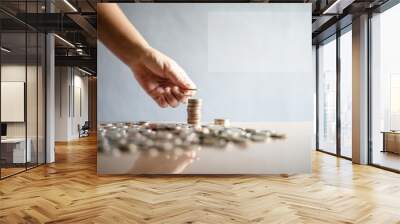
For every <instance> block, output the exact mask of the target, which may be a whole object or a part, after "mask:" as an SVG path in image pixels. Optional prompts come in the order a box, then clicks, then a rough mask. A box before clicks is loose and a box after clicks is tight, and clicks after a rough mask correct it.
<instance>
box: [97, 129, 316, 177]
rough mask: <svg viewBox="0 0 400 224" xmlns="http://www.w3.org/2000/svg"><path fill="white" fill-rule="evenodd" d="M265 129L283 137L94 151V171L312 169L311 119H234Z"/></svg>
mask: <svg viewBox="0 0 400 224" xmlns="http://www.w3.org/2000/svg"><path fill="white" fill-rule="evenodd" d="M231 126H235V127H243V128H254V129H268V130H274V131H277V132H279V133H284V134H285V135H286V138H284V139H268V140H267V141H266V142H261V143H257V142H252V143H251V144H248V145H247V146H246V147H240V146H237V145H229V146H227V147H226V148H224V149H221V148H212V147H205V146H197V147H194V148H193V149H191V150H185V151H182V150H172V151H169V152H160V151H156V152H146V153H145V152H140V151H139V152H136V153H122V154H118V155H115V154H105V153H101V152H98V154H97V172H98V174H99V175H107V174H294V173H310V172H311V150H312V148H313V146H312V136H313V123H312V122H282V123H233V124H231Z"/></svg>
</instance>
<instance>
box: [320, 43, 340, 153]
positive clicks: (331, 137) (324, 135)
mask: <svg viewBox="0 0 400 224" xmlns="http://www.w3.org/2000/svg"><path fill="white" fill-rule="evenodd" d="M318 68H319V69H318V119H319V122H318V148H319V149H320V150H323V151H326V152H330V153H336V39H333V40H331V41H329V42H327V43H325V44H323V45H320V46H319V48H318Z"/></svg>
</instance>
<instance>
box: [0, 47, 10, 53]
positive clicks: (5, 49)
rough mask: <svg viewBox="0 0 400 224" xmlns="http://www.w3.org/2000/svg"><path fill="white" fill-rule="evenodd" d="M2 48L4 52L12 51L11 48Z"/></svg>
mask: <svg viewBox="0 0 400 224" xmlns="http://www.w3.org/2000/svg"><path fill="white" fill-rule="evenodd" d="M0 49H1V51H4V52H6V53H10V52H11V50H10V49H7V48H5V47H1V48H0Z"/></svg>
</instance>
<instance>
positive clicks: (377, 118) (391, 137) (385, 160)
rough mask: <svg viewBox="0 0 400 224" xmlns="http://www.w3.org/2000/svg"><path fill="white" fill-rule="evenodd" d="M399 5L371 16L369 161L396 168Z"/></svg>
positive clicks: (399, 147)
mask: <svg viewBox="0 0 400 224" xmlns="http://www.w3.org/2000/svg"><path fill="white" fill-rule="evenodd" d="M399 23H400V5H396V6H394V7H392V8H391V9H388V10H387V11H384V12H383V13H380V14H376V15H374V16H373V17H372V19H371V32H372V33H371V34H372V38H371V39H372V50H371V53H372V55H371V58H372V73H371V102H370V103H371V110H372V111H371V121H372V124H371V130H370V132H371V137H372V139H371V140H372V152H371V154H370V159H371V162H372V163H373V164H375V165H379V166H383V167H387V168H391V169H395V170H400V63H399V58H400V42H399V40H400V30H399V29H398V24H399Z"/></svg>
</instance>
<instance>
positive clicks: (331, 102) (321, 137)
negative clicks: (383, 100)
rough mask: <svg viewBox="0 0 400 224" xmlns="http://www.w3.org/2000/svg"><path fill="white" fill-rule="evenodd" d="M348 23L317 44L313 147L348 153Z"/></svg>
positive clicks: (349, 151)
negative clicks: (314, 135) (315, 132)
mask: <svg viewBox="0 0 400 224" xmlns="http://www.w3.org/2000/svg"><path fill="white" fill-rule="evenodd" d="M351 49H352V35H351V25H350V26H347V27H346V28H344V29H342V30H340V31H338V32H337V33H336V35H333V36H331V37H329V38H328V39H326V40H324V41H323V42H321V43H320V44H319V45H318V47H317V85H318V92H317V100H318V103H317V105H318V106H317V115H318V120H317V127H318V129H317V130H318V131H317V150H319V151H323V152H326V153H329V154H333V155H337V156H340V157H344V158H347V159H350V158H351V156H352V148H351V142H352V138H351V135H352V101H351V99H352V50H351Z"/></svg>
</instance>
